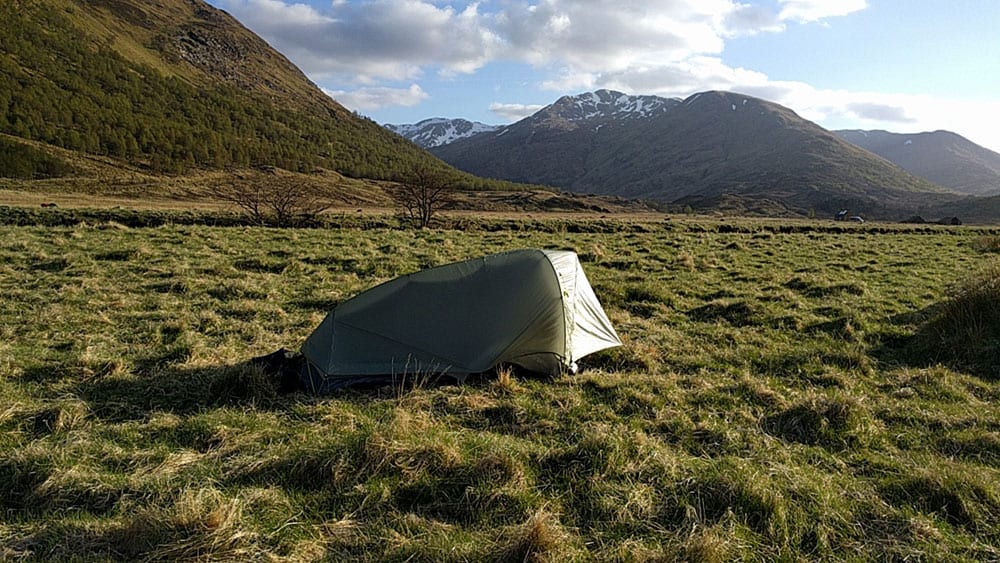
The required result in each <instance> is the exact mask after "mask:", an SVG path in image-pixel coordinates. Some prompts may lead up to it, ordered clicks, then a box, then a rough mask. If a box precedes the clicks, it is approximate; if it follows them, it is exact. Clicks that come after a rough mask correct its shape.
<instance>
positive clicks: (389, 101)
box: [323, 84, 428, 111]
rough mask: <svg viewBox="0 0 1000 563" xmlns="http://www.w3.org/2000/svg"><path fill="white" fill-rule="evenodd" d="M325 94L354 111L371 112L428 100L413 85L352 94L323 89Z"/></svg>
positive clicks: (360, 91)
mask: <svg viewBox="0 0 1000 563" xmlns="http://www.w3.org/2000/svg"><path fill="white" fill-rule="evenodd" d="M323 92H324V93H325V94H326V95H327V96H330V97H331V98H333V99H335V100H337V101H338V102H340V103H341V104H342V105H343V106H344V107H346V108H347V109H350V110H354V111H362V110H364V111H370V110H375V109H379V108H384V107H390V106H415V105H417V104H419V103H420V102H422V101H424V100H426V99H427V98H428V95H427V92H424V90H423V88H421V87H420V86H419V85H417V84H411V85H410V87H409V88H385V87H372V88H361V89H358V90H352V91H350V92H347V91H344V90H328V89H326V88H323Z"/></svg>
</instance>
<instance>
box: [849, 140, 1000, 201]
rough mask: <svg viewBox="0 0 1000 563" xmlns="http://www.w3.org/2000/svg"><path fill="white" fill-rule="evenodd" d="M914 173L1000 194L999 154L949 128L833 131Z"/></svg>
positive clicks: (973, 191) (967, 191)
mask: <svg viewBox="0 0 1000 563" xmlns="http://www.w3.org/2000/svg"><path fill="white" fill-rule="evenodd" d="M834 132H835V133H836V134H838V135H840V136H841V137H843V138H844V139H846V140H848V141H850V142H851V143H854V144H855V145H858V146H859V147H861V148H863V149H865V150H869V151H871V152H873V153H875V154H877V155H879V156H881V157H882V158H884V159H886V160H888V161H890V162H892V163H894V164H896V165H897V166H900V167H902V168H903V169H905V170H907V171H908V172H910V173H911V174H914V175H916V176H920V177H921V178H926V179H928V180H930V181H931V182H934V183H936V184H940V185H942V186H945V187H948V188H951V189H953V190H955V191H958V192H961V193H965V194H970V195H979V196H982V195H997V194H1000V154H997V153H995V152H993V151H991V150H989V149H987V148H984V147H981V146H979V145H977V144H975V143H973V142H972V141H970V140H968V139H966V138H965V137H962V136H961V135H957V134H955V133H952V132H950V131H934V132H928V133H914V134H901V133H889V132H888V131H863V130H842V131H834Z"/></svg>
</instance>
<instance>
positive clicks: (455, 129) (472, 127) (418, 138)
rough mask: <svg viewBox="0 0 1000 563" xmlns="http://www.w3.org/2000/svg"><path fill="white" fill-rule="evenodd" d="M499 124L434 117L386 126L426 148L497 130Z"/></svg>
mask: <svg viewBox="0 0 1000 563" xmlns="http://www.w3.org/2000/svg"><path fill="white" fill-rule="evenodd" d="M499 127H500V126H499V125H487V124H485V123H480V122H478V121H469V120H467V119H445V118H443V117H432V118H430V119H424V120H423V121H420V122H418V123H406V124H400V125H394V124H391V123H389V124H386V125H385V128H386V129H388V130H390V131H392V132H393V133H396V134H397V135H401V136H403V137H405V138H407V139H409V140H410V141H412V142H414V143H416V144H417V145H418V146H420V147H423V148H425V149H428V148H432V147H439V146H441V145H447V144H448V143H451V142H453V141H457V140H459V139H464V138H466V137H471V136H473V135H478V134H479V133H489V132H491V131H496V130H497V129H498V128H499Z"/></svg>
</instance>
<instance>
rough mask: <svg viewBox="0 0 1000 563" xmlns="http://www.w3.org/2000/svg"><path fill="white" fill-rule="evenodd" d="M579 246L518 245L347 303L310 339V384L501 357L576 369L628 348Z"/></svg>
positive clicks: (473, 368)
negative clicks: (590, 358)
mask: <svg viewBox="0 0 1000 563" xmlns="http://www.w3.org/2000/svg"><path fill="white" fill-rule="evenodd" d="M620 345H621V340H619V338H618V335H617V334H616V333H615V329H614V328H613V327H612V326H611V322H610V321H609V320H608V317H607V315H605V313H604V310H603V309H602V308H601V304H600V303H599V302H598V301H597V296H596V295H594V290H593V289H592V288H591V287H590V283H589V282H588V281H587V277H586V275H584V273H583V268H582V267H581V265H580V261H579V259H578V258H577V256H576V253H574V252H568V251H559V250H516V251H512V252H505V253H502V254H494V255H491V256H486V257H483V258H477V259H474V260H467V261H464V262H457V263H454V264H448V265H445V266H439V267H437V268H431V269H428V270H423V271H420V272H416V273H413V274H409V275H406V276H402V277H400V278H396V279H394V280H391V281H389V282H386V283H384V284H382V285H379V286H377V287H375V288H372V289H370V290H368V291H365V292H363V293H361V294H359V295H357V296H355V297H354V298H352V299H349V300H347V301H345V302H343V303H341V304H340V305H338V306H337V307H336V308H335V309H334V310H333V311H331V312H330V313H329V314H328V315H327V316H326V318H325V319H324V320H323V322H322V323H321V324H320V325H319V327H317V328H316V330H315V331H314V332H313V333H312V335H310V336H309V338H308V339H307V340H306V342H305V344H303V346H302V354H303V356H304V357H305V358H306V360H307V361H306V370H305V371H306V373H305V379H306V382H305V383H306V385H307V387H309V388H312V389H313V390H318V391H322V390H325V389H332V388H337V387H340V386H343V385H347V384H350V383H355V382H358V381H365V380H377V379H386V378H389V377H397V376H411V375H421V374H423V375H429V374H448V375H451V376H454V377H456V378H458V379H459V380H461V379H463V378H464V376H466V375H468V374H470V373H482V372H485V371H488V370H490V369H492V368H494V367H496V366H497V365H498V364H501V363H504V364H514V365H518V366H521V367H523V368H525V369H528V370H531V371H536V372H543V373H556V372H558V371H559V370H560V369H565V370H569V371H575V369H576V361H577V360H578V359H579V358H581V357H583V356H585V355H587V354H590V353H592V352H596V351H598V350H602V349H604V348H610V347H613V346H620Z"/></svg>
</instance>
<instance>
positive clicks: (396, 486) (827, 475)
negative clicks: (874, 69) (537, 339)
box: [0, 219, 1000, 561]
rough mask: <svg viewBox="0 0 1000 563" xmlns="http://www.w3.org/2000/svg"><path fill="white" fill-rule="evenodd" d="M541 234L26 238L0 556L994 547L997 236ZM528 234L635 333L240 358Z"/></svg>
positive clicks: (13, 305)
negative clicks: (296, 368)
mask: <svg viewBox="0 0 1000 563" xmlns="http://www.w3.org/2000/svg"><path fill="white" fill-rule="evenodd" d="M515 225H516V223H510V224H507V223H498V224H487V223H483V224H479V223H476V222H475V221H467V222H465V223H463V225H462V226H463V228H462V229H438V230H427V231H418V232H414V231H408V230H401V229H395V228H390V227H379V228H368V229H364V228H350V229H301V230H294V229H284V230H278V229H264V228H252V227H210V226H197V225H164V226H159V227H152V228H129V227H126V226H123V225H122V224H120V223H115V222H100V223H89V224H88V223H80V224H77V225H71V226H0V296H2V298H0V319H2V322H0V483H2V486H0V559H4V558H10V559H19V558H25V559H29V560H58V561H66V560H74V559H77V560H122V561H135V560H161V559H180V560H199V561H201V560H206V561H207V560H290V561H312V560H323V559H327V560H359V561H590V560H597V561H650V560H663V561H670V560H688V561H728V560H751V561H763V560H774V559H783V560H800V559H806V560H816V559H819V560H823V559H827V560H843V559H850V560H888V559H897V560H902V559H907V560H913V559H916V560H920V559H928V560H941V559H952V560H997V559H1000V368H998V367H997V366H998V365H1000V363H993V362H992V359H995V358H996V357H997V356H996V355H995V352H996V341H995V340H992V341H991V340H990V338H993V336H990V334H991V333H990V330H991V327H990V326H986V325H984V324H983V322H980V321H975V322H966V321H963V319H965V318H971V319H980V318H981V317H979V316H977V315H978V314H979V313H982V312H983V310H984V309H989V307H991V306H992V307H994V308H995V307H997V305H996V303H997V300H996V299H995V296H996V294H995V293H994V294H987V295H986V296H985V297H983V300H982V301H981V302H979V303H978V305H977V304H973V305H972V306H971V307H970V309H971V310H970V311H969V312H968V317H962V316H961V315H960V314H959V313H954V311H955V309H954V308H952V309H948V305H949V303H951V302H953V301H955V300H957V299H959V298H961V297H962V296H963V295H967V294H969V291H968V287H966V288H965V289H963V287H962V286H961V285H960V284H962V283H964V282H966V280H969V279H975V276H976V275H978V274H977V273H978V272H982V271H984V270H983V269H984V268H988V267H989V266H990V265H991V264H993V260H994V258H993V252H992V251H993V250H995V248H994V247H993V242H994V241H995V239H994V238H991V237H993V235H989V234H984V233H985V231H980V230H976V229H974V228H930V227H928V228H919V229H917V228H903V227H900V228H899V229H896V228H892V227H877V228H873V227H871V226H870V225H868V226H858V227H856V228H855V227H850V228H848V227H846V226H845V227H844V228H836V229H834V228H832V226H831V224H829V223H826V224H823V223H819V222H817V223H815V224H810V223H801V224H799V225H798V227H799V228H796V229H780V228H775V227H776V225H777V224H773V223H763V222H751V221H746V222H737V223H732V222H723V221H721V220H716V219H701V220H699V219H672V220H669V221H658V222H647V223H630V222H626V221H621V222H615V221H611V220H600V221H598V220H593V221H591V222H587V221H583V220H581V221H580V222H579V223H574V222H572V221H564V220H559V221H555V220H553V221H552V222H551V223H546V222H545V221H542V220H536V224H535V225H534V226H535V227H541V228H536V229H534V230H532V231H521V230H518V229H516V228H514V227H515ZM546 226H547V227H546ZM588 231H590V232H588ZM598 231H600V232H598ZM782 231H789V232H782ZM525 247H546V248H560V249H571V250H575V251H577V252H578V253H579V254H580V256H581V259H582V261H583V264H584V268H585V270H586V272H587V275H588V277H589V278H590V280H591V283H592V284H593V285H594V287H595V290H596V292H597V295H598V297H599V298H600V299H601V301H602V303H603V304H604V306H605V309H606V310H607V311H608V314H609V316H610V318H611V320H612V321H613V322H614V324H615V326H616V328H617V330H618V332H619V333H620V335H621V337H622V340H623V341H624V343H625V345H624V346H623V347H621V348H618V349H614V350H609V351H605V352H602V353H599V354H595V355H593V356H590V357H588V358H585V359H584V360H583V361H582V362H581V363H582V364H583V365H584V366H585V368H586V369H585V371H583V372H582V373H581V374H578V375H575V376H570V375H566V376H560V377H557V378H554V379H553V378H531V377H523V376H517V375H511V374H510V373H509V372H501V373H499V374H497V375H495V376H492V377H484V378H481V379H478V380H475V381H471V382H469V383H467V384H465V385H461V386H454V385H435V384H433V382H428V381H419V382H417V383H416V384H415V385H413V386H407V387H395V386H387V387H381V388H374V389H371V388H369V389H353V390H347V391H344V392H342V393H340V394H337V395H334V396H331V397H313V396H309V395H305V394H298V393H296V394H290V395H279V394H277V393H276V391H275V387H274V385H273V383H272V382H269V381H268V380H267V379H266V378H265V377H263V376H262V374H261V373H260V372H258V371H255V370H254V369H251V368H248V367H246V366H244V365H242V363H243V362H244V361H245V360H247V359H249V358H251V357H253V356H257V355H261V354H265V353H269V352H272V351H274V350H276V349H277V348H279V347H282V346H284V347H287V348H291V349H297V348H298V346H299V345H300V344H301V343H302V341H303V340H304V339H305V337H306V336H307V335H308V334H309V333H310V332H311V331H312V329H313V328H315V327H316V326H317V325H318V324H319V322H320V321H321V320H322V318H323V316H324V315H325V314H326V313H327V311H328V310H329V309H330V308H332V307H333V306H334V305H336V304H337V303H338V302H340V301H342V300H344V299H347V298H349V297H351V296H352V295H354V294H356V293H358V292H360V291H362V290H364V289H367V288H369V287H371V286H373V285H375V284H377V283H380V282H382V281H385V280H388V279H390V278H393V277H395V276H397V275H400V274H404V273H407V272H412V271H415V270H418V269H421V268H426V267H430V266H435V265H440V264H444V263H447V262H451V261H455V260H462V259H466V258H470V257H474V256H478V255H482V254H487V253H492V252H499V251H504V250H511V249H516V248H525ZM994 268H995V266H994ZM986 271H987V272H989V270H988V269H987V270H986ZM993 271H994V272H996V270H995V269H994V270H993ZM996 279H1000V276H998V277H997V278H995V279H994V280H993V284H994V285H993V286H992V287H993V290H994V291H1000V288H997V287H996ZM956 284H959V285H956ZM991 295H992V297H991ZM949 310H950V311H952V313H953V314H952V316H951V317H948V316H947V314H942V311H944V312H945V313H947V312H948V311H949ZM400 314H401V315H405V314H406V312H405V311H400ZM428 322H434V320H433V319H428ZM984 322H985V321H984ZM949 323H951V324H949ZM973 325H974V326H973ZM956 327H963V328H962V329H963V330H964V329H968V330H969V332H968V333H964V332H961V331H959V329H958V328H956ZM995 329H996V327H992V330H994V332H993V334H994V335H995V334H996V333H995ZM949 339H951V340H949ZM991 346H992V347H991ZM958 349H962V350H964V351H965V352H967V353H957V352H955V350H958ZM983 354H986V356H984V355H983ZM989 354H994V355H993V356H990V355H989ZM983 358H986V359H985V360H983Z"/></svg>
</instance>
